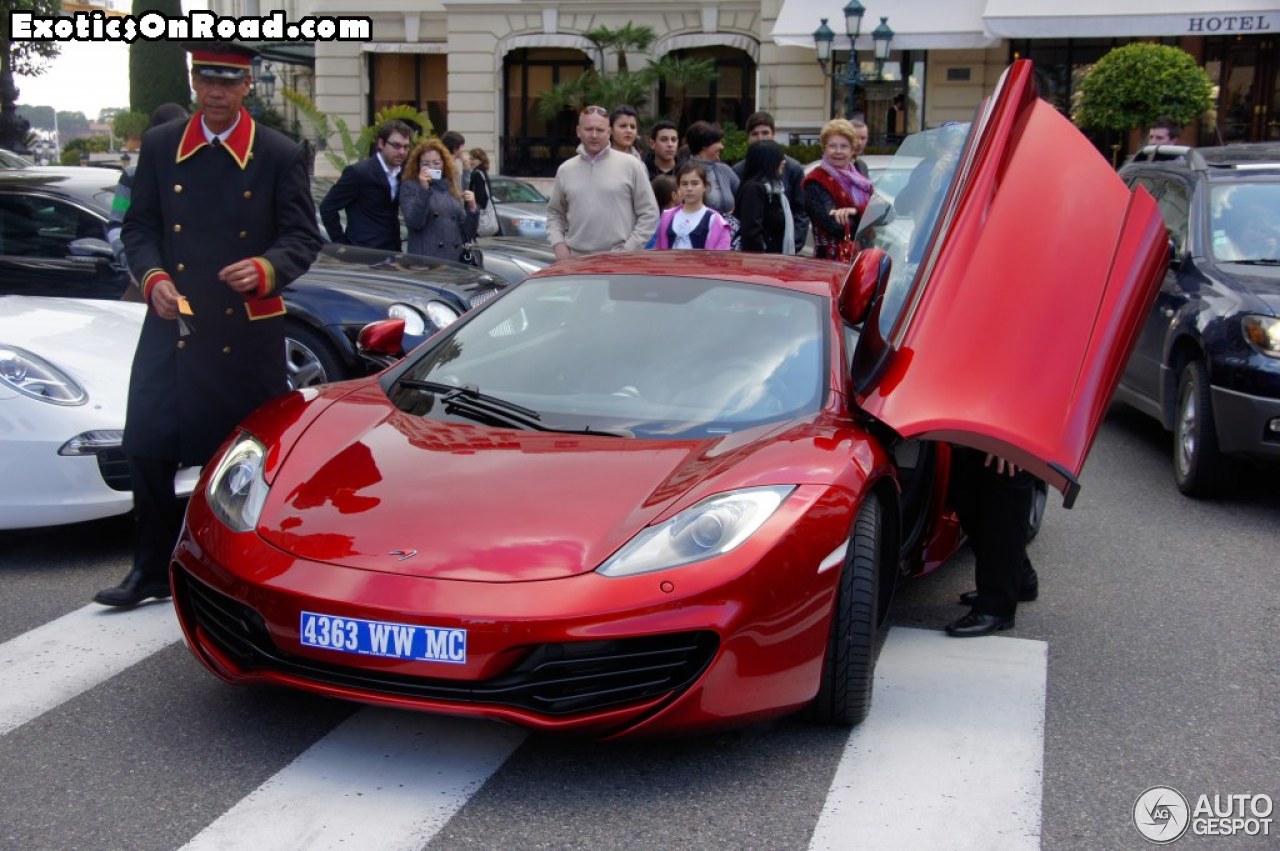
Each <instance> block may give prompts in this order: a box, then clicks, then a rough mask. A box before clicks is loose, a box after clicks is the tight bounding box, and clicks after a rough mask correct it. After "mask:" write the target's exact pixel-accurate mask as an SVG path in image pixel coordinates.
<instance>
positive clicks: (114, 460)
mask: <svg viewBox="0 0 1280 851" xmlns="http://www.w3.org/2000/svg"><path fill="white" fill-rule="evenodd" d="M97 454H98V472H99V473H101V474H102V480H103V481H104V482H106V483H107V487H109V488H111V489H112V490H113V491H131V490H133V483H132V482H131V481H130V479H129V459H128V458H127V457H126V456H125V454H124V450H123V449H121V448H119V447H115V448H113V449H100V450H98V453H97Z"/></svg>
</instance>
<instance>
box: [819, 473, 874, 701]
mask: <svg viewBox="0 0 1280 851" xmlns="http://www.w3.org/2000/svg"><path fill="white" fill-rule="evenodd" d="M882 514H883V512H882V509H881V507H880V499H879V497H877V496H876V495H875V494H874V493H869V494H867V496H866V498H865V499H864V500H863V502H862V507H861V508H859V509H858V516H857V518H856V519H855V520H854V523H853V535H852V537H851V538H850V540H849V550H848V552H847V553H846V554H845V561H844V565H843V566H842V568H841V571H840V586H839V588H838V590H837V593H836V600H835V608H834V611H832V613H831V635H830V638H828V640H827V655H826V658H825V659H824V660H823V663H822V682H821V684H820V685H819V686H818V696H817V697H815V698H814V699H813V703H812V704H810V706H809V710H808V717H809V718H810V719H811V720H813V721H816V722H818V723H820V724H839V725H844V726H850V725H853V724H857V723H859V722H860V721H862V719H864V718H866V717H867V712H869V711H870V709H871V686H872V681H873V680H874V678H875V672H876V652H877V651H878V650H879V639H880V622H881V619H880V618H879V616H878V612H877V608H878V606H879V598H880V594H879V585H880V547H881V544H882V539H883V532H884V529H883V523H884V521H883V519H882Z"/></svg>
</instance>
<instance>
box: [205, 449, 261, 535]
mask: <svg viewBox="0 0 1280 851" xmlns="http://www.w3.org/2000/svg"><path fill="white" fill-rule="evenodd" d="M266 454H267V451H266V449H264V448H263V446H262V444H261V443H259V442H258V441H257V439H256V438H254V437H253V436H251V435H249V434H244V433H242V434H241V435H240V437H239V438H238V439H237V440H236V442H235V443H233V444H231V448H230V449H228V450H227V451H226V453H225V454H224V455H223V456H222V459H221V460H220V461H218V466H217V468H216V469H215V470H214V471H213V475H212V476H211V477H210V478H209V486H208V487H207V488H206V489H205V499H207V500H208V501H209V507H210V508H212V509H213V513H214V514H215V515H217V517H218V519H219V520H221V521H222V522H223V523H225V524H227V526H229V527H231V528H232V529H234V530H235V531H237V532H248V531H249V530H251V529H253V527H255V526H257V525H258V517H259V516H260V515H261V514H262V505H263V503H265V502H266V501H267V493H268V492H269V491H270V490H271V488H270V486H269V485H268V484H267V481H266V479H264V478H263V477H262V464H263V460H264V459H265V457H266Z"/></svg>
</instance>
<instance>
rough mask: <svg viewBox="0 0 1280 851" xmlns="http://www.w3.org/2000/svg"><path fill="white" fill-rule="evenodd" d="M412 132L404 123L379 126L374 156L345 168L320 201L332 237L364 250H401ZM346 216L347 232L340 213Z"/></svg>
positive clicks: (398, 122) (323, 219)
mask: <svg viewBox="0 0 1280 851" xmlns="http://www.w3.org/2000/svg"><path fill="white" fill-rule="evenodd" d="M412 139H413V130H412V129H410V127H409V125H408V124H405V123H404V122H403V121H388V122H387V123H386V124H383V125H382V126H381V127H379V128H378V134H377V138H376V142H375V144H376V146H377V150H376V151H374V153H373V156H371V157H368V158H366V159H363V160H360V162H358V163H355V164H354V165H349V166H347V167H346V168H344V169H343V170H342V175H341V176H340V177H339V178H338V182H337V183H335V184H333V187H332V188H331V189H330V190H329V192H328V194H326V195H325V196H324V200H323V201H321V202H320V220H321V221H322V222H324V229H325V230H326V231H328V232H329V239H331V240H333V241H334V242H341V243H345V244H347V245H359V246H362V247H364V248H381V249H383V250H385V251H399V250H400V206H399V204H398V203H397V201H396V195H397V193H398V191H399V188H400V167H401V166H402V165H404V160H405V157H407V156H408V155H409V146H410V142H411V140H412ZM344 211H345V212H346V214H347V227H346V230H343V228H342V217H341V216H340V215H339V213H341V212H344Z"/></svg>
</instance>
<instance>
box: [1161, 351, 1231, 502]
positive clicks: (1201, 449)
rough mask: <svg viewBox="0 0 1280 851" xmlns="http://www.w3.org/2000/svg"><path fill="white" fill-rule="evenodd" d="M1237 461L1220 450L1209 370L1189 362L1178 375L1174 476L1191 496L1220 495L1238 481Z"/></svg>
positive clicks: (1181, 489) (1183, 490)
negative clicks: (1214, 418)
mask: <svg viewBox="0 0 1280 851" xmlns="http://www.w3.org/2000/svg"><path fill="white" fill-rule="evenodd" d="M1236 474H1237V465H1236V462H1235V461H1234V460H1233V459H1231V458H1227V457H1226V456H1225V455H1223V454H1222V453H1221V452H1220V451H1218V430H1217V428H1216V427H1215V426H1214V422H1213V403H1212V399H1211V398H1210V391H1209V371H1208V370H1207V369H1205V365H1204V363H1203V362H1202V361H1198V360H1192V361H1188V362H1187V363H1186V364H1184V365H1183V367H1182V372H1181V373H1179V375H1178V409H1177V412H1176V413H1175V416H1174V420H1173V475H1174V479H1175V480H1176V481H1177V483H1178V490H1180V491H1182V492H1183V493H1184V494H1186V495H1187V496H1196V497H1206V496H1214V495H1216V494H1220V493H1222V492H1223V491H1225V490H1227V489H1228V488H1230V487H1231V485H1233V484H1234V483H1235V479H1236Z"/></svg>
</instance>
